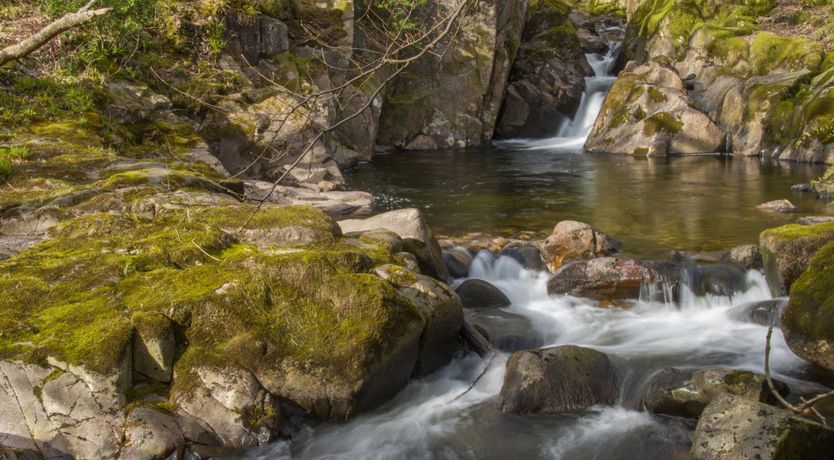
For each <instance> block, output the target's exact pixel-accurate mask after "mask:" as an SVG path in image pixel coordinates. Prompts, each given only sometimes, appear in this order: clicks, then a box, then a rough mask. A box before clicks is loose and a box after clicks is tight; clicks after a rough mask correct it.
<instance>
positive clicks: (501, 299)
mask: <svg viewBox="0 0 834 460" xmlns="http://www.w3.org/2000/svg"><path fill="white" fill-rule="evenodd" d="M455 292H457V294H458V295H459V296H460V299H461V301H463V306H464V307H465V308H469V309H472V310H481V309H488V308H503V307H509V306H510V305H512V301H510V299H509V297H507V295H506V294H504V293H503V292H501V290H500V289H498V288H497V287H495V286H493V285H492V284H491V283H489V282H487V281H484V280H479V279H470V280H466V281H464V282H463V283H461V285H460V286H458V288H457V289H456V290H455Z"/></svg>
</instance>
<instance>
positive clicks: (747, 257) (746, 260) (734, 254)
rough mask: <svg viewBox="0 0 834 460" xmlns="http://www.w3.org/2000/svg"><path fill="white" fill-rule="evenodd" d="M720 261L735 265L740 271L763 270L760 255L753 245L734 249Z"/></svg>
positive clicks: (757, 248)
mask: <svg viewBox="0 0 834 460" xmlns="http://www.w3.org/2000/svg"><path fill="white" fill-rule="evenodd" d="M722 259H723V260H725V261H727V262H731V263H734V264H736V265H737V266H739V267H740V268H741V269H742V270H761V269H762V268H764V260H763V259H762V253H761V251H759V247H758V246H756V245H755V244H745V245H742V246H737V247H734V248H733V249H730V252H728V253H727V254H725V255H724V256H723V257H722Z"/></svg>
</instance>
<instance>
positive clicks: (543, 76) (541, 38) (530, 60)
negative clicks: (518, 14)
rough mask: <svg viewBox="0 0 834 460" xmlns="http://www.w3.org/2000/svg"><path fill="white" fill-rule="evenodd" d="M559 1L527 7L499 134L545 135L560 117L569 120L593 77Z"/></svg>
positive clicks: (567, 8) (547, 0) (540, 1)
mask: <svg viewBox="0 0 834 460" xmlns="http://www.w3.org/2000/svg"><path fill="white" fill-rule="evenodd" d="M570 12H571V6H569V5H568V4H566V3H563V2H562V1H561V0H538V1H534V2H532V3H531V5H530V8H529V9H528V10H527V18H526V21H525V25H524V33H523V35H522V39H521V47H520V48H519V50H518V57H517V58H516V60H515V62H514V63H513V67H512V70H511V72H510V76H509V87H508V89H507V97H506V99H505V101H504V105H503V107H502V109H501V116H500V118H499V121H498V126H497V129H496V134H497V135H498V136H500V137H505V138H511V137H533V138H535V137H547V136H551V135H553V134H554V129H555V128H557V127H558V124H557V123H555V122H556V121H557V120H559V119H566V118H568V119H569V118H571V117H572V116H573V114H574V112H576V109H577V108H578V107H579V103H580V101H581V99H582V92H583V91H584V90H585V77H590V76H593V75H594V72H593V70H592V69H591V66H590V65H589V64H588V61H587V59H586V58H585V54H584V53H583V50H582V47H581V43H580V40H579V35H578V34H577V30H576V28H575V27H574V25H573V24H572V23H571V22H570V21H569V19H568V17H569V14H570Z"/></svg>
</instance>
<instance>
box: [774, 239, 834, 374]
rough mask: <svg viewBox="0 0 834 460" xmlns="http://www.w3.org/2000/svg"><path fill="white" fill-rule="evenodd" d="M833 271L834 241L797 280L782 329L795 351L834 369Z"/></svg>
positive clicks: (784, 313)
mask: <svg viewBox="0 0 834 460" xmlns="http://www.w3.org/2000/svg"><path fill="white" fill-rule="evenodd" d="M821 225H828V224H821ZM832 270H834V243H829V244H827V245H825V246H823V248H822V249H820V250H819V252H817V253H816V255H814V257H813V258H812V259H811V261H810V263H809V265H808V269H807V270H806V271H805V273H803V274H802V276H800V277H799V279H797V280H796V282H794V283H793V285H792V286H791V292H790V294H791V295H790V300H789V301H788V305H787V306H786V307H785V310H784V312H783V313H782V331H783V332H784V333H785V341H786V342H787V343H788V346H789V347H790V349H791V351H793V352H794V353H796V354H797V355H798V356H799V357H800V358H802V359H805V360H808V361H810V362H812V363H814V364H816V365H818V366H821V367H823V368H826V369H829V370H834V296H832V295H831V293H832V280H831V273H832Z"/></svg>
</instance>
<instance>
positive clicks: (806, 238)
mask: <svg viewBox="0 0 834 460" xmlns="http://www.w3.org/2000/svg"><path fill="white" fill-rule="evenodd" d="M831 241H834V222H824V223H821V224H816V225H800V224H789V225H783V226H781V227H776V228H771V229H768V230H765V231H763V232H762V233H761V235H759V246H761V248H762V252H763V255H764V261H765V270H766V271H767V273H768V275H769V278H770V280H771V282H772V285H775V286H776V288H777V290H779V291H782V292H784V293H787V292H789V291H791V287H792V285H793V283H794V282H795V281H796V280H797V279H798V278H799V277H800V275H802V273H803V272H804V271H805V269H806V268H808V264H809V262H810V261H811V258H812V257H813V256H814V254H816V253H817V251H818V250H819V249H820V248H822V247H823V246H825V245H826V244H828V243H829V242H831Z"/></svg>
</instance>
